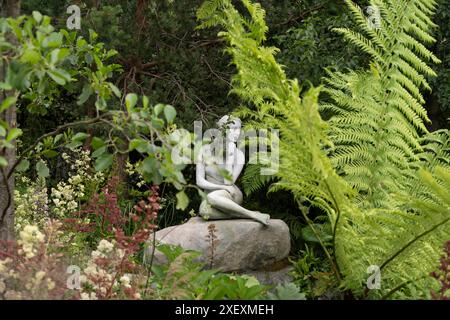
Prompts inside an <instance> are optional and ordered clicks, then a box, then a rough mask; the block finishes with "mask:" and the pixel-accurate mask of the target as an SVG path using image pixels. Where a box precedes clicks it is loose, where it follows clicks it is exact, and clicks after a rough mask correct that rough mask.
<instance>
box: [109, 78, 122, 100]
mask: <svg viewBox="0 0 450 320" xmlns="http://www.w3.org/2000/svg"><path fill="white" fill-rule="evenodd" d="M108 86H109V87H110V88H111V91H112V92H113V93H114V95H115V96H116V97H117V98H120V97H121V96H122V93H121V92H120V90H119V88H117V87H116V86H115V85H114V84H112V83H111V82H108Z"/></svg>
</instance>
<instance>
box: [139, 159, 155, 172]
mask: <svg viewBox="0 0 450 320" xmlns="http://www.w3.org/2000/svg"><path fill="white" fill-rule="evenodd" d="M141 167H142V170H143V171H144V172H146V173H153V172H154V171H155V170H156V160H155V159H152V158H149V157H147V158H145V159H144V161H142V166H141Z"/></svg>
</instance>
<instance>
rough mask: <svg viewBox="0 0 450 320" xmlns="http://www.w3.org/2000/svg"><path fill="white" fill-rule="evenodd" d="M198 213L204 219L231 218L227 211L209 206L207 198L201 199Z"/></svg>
mask: <svg viewBox="0 0 450 320" xmlns="http://www.w3.org/2000/svg"><path fill="white" fill-rule="evenodd" d="M199 214H200V215H201V216H202V217H203V218H204V219H205V220H210V219H211V220H226V219H232V218H233V217H232V216H230V214H229V213H225V212H222V211H220V210H219V209H216V208H214V207H213V206H211V204H210V203H208V200H203V201H202V203H201V204H200V209H199Z"/></svg>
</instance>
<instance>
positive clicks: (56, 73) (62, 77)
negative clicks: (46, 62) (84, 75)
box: [47, 69, 72, 86]
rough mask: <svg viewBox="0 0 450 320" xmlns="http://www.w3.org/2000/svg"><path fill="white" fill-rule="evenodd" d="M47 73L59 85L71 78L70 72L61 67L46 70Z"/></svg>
mask: <svg viewBox="0 0 450 320" xmlns="http://www.w3.org/2000/svg"><path fill="white" fill-rule="evenodd" d="M47 74H48V75H49V76H50V78H52V79H53V81H55V82H56V83H57V84H59V85H61V86H63V85H65V84H66V83H67V82H69V81H71V80H72V77H71V76H70V74H69V73H68V72H67V71H64V70H62V69H54V70H47Z"/></svg>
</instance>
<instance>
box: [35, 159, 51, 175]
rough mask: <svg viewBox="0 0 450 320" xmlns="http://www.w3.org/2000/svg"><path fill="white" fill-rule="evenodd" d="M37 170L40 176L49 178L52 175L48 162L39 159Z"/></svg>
mask: <svg viewBox="0 0 450 320" xmlns="http://www.w3.org/2000/svg"><path fill="white" fill-rule="evenodd" d="M36 171H37V174H38V176H39V177H41V178H47V177H48V176H50V170H49V169H48V167H47V164H46V163H45V162H44V161H42V160H39V162H38V163H37V164H36Z"/></svg>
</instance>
